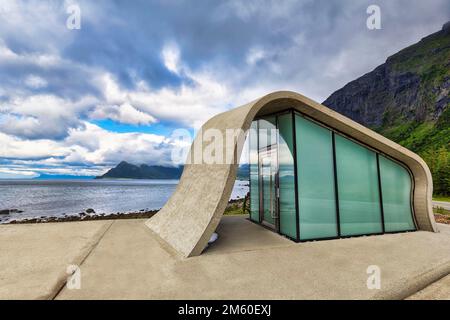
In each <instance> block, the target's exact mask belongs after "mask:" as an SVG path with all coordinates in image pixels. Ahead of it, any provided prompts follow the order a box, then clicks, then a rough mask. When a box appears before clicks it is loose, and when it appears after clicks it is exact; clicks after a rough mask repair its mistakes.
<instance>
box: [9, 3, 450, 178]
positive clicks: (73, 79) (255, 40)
mask: <svg viewBox="0 0 450 320" xmlns="http://www.w3.org/2000/svg"><path fill="white" fill-rule="evenodd" d="M373 4H375V5H378V6H379V8H380V18H381V29H372V30H371V29H369V28H368V27H367V25H366V21H367V19H368V17H369V16H370V14H368V13H367V8H368V6H370V5H373ZM74 6H76V8H79V20H73V19H74V17H75V16H76V17H78V16H77V15H76V14H77V13H76V12H75V15H74V11H73V8H74ZM448 20H450V2H449V1H448V0H429V1H422V0H385V1H375V0H370V1H365V0H362V1H349V0H326V1H324V0H315V1H313V0H304V1H290V0H288V1H281V0H276V1H257V0H242V1H241V0H230V1H210V0H195V1H194V0H190V1H187V0H186V1H183V0H179V1H175V0H164V1H141V0H134V1H102V0H100V1H81V0H80V1H42V0H37V1H31V0H30V1H21V0H1V1H0V178H33V177H36V176H39V174H42V173H45V174H65V175H67V174H69V175H100V174H102V173H104V172H105V171H107V169H109V168H110V167H112V166H115V165H116V164H117V163H119V162H120V161H122V160H125V161H129V162H131V163H136V164H141V163H146V164H155V165H156V164H157V165H167V166H169V165H173V163H172V162H171V157H170V155H171V150H172V149H173V148H174V146H175V145H176V141H175V140H174V138H173V137H172V133H173V131H174V130H175V129H179V128H183V129H187V130H190V131H191V132H193V131H195V130H197V129H198V128H200V127H201V125H202V124H203V123H204V122H205V121H206V120H208V119H209V118H210V117H211V116H213V115H215V114H218V113H220V112H223V111H226V110H228V109H230V108H233V107H236V106H239V105H241V104H244V103H247V102H249V101H252V100H254V99H256V98H258V97H260V96H263V95H265V94H267V93H270V92H272V91H277V90H292V91H297V92H300V93H302V94H304V95H306V96H308V97H310V98H312V99H314V100H316V101H318V102H322V101H324V100H325V99H326V98H327V97H328V96H329V95H330V94H331V93H332V92H334V91H335V90H337V89H339V88H341V87H342V86H344V85H345V84H346V83H348V82H349V81H351V80H354V79H355V78H357V77H359V76H361V75H363V74H365V73H367V72H369V71H371V70H373V69H374V68H375V67H376V66H378V65H380V64H382V63H383V62H384V61H385V60H386V58H387V57H388V56H389V55H391V54H394V53H395V52H397V51H399V50H400V49H402V48H404V47H406V46H408V45H411V44H413V43H415V42H417V41H419V40H420V39H421V38H422V37H424V36H426V35H428V34H430V33H433V32H436V31H438V30H440V29H441V27H442V25H443V24H444V23H445V22H446V21H448ZM74 21H79V25H77V24H75V26H76V28H74V27H73V26H74V24H73V22H74ZM68 26H69V27H68ZM78 26H79V28H78Z"/></svg>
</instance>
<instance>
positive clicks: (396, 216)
mask: <svg viewBox="0 0 450 320" xmlns="http://www.w3.org/2000/svg"><path fill="white" fill-rule="evenodd" d="M379 161H380V177H381V190H382V191H381V193H382V196H383V210H384V228H385V231H386V232H393V231H409V230H414V229H415V227H414V221H413V219H412V215H411V212H412V208H411V198H410V194H411V190H412V185H411V177H410V175H409V172H408V171H407V170H406V169H405V168H403V167H402V166H401V165H399V164H397V163H395V162H394V161H392V160H389V159H388V158H386V157H384V156H379Z"/></svg>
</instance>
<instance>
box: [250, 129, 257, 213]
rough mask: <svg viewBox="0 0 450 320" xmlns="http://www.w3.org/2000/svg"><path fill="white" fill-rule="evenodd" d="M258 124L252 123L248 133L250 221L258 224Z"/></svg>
mask: <svg viewBox="0 0 450 320" xmlns="http://www.w3.org/2000/svg"><path fill="white" fill-rule="evenodd" d="M257 129H258V122H257V121H253V122H252V125H251V127H250V133H249V149H250V153H249V164H250V219H252V220H253V221H256V222H259V180H258V179H259V173H258V131H257Z"/></svg>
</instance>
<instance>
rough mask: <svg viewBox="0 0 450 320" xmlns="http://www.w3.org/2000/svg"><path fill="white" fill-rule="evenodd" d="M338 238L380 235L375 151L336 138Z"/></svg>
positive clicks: (381, 229)
mask: <svg viewBox="0 0 450 320" xmlns="http://www.w3.org/2000/svg"><path fill="white" fill-rule="evenodd" d="M335 145H336V177H337V182H338V197H339V216H340V222H341V235H342V236H351V235H360V234H372V233H381V232H382V231H383V227H382V224H381V205H380V195H379V189H378V172H377V158H376V154H375V152H373V151H371V150H369V149H367V148H365V147H363V146H362V145H360V144H357V143H355V142H353V141H351V140H349V139H347V138H344V137H342V136H340V135H335Z"/></svg>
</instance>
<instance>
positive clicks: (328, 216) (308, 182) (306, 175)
mask: <svg viewBox="0 0 450 320" xmlns="http://www.w3.org/2000/svg"><path fill="white" fill-rule="evenodd" d="M295 125H296V128H295V130H296V139H297V170H298V173H297V178H298V201H299V218H300V239H302V240H307V239H319V238H329V237H336V236H337V222H336V220H337V219H336V198H335V190H334V172H333V171H334V170H333V145H332V134H331V131H330V130H328V129H326V128H323V127H322V126H319V125H317V124H315V123H313V122H311V121H309V120H306V119H305V118H303V117H301V116H299V115H296V116H295Z"/></svg>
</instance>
